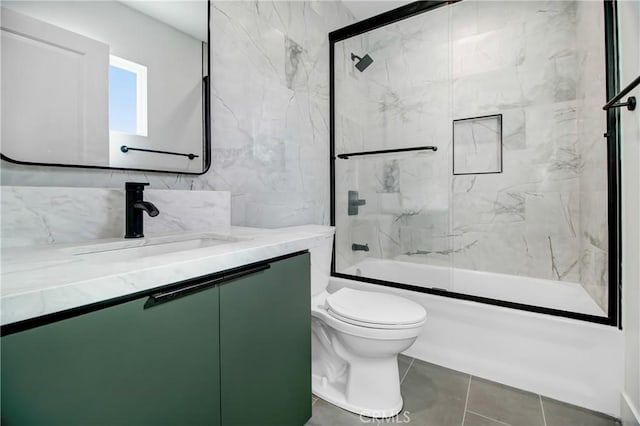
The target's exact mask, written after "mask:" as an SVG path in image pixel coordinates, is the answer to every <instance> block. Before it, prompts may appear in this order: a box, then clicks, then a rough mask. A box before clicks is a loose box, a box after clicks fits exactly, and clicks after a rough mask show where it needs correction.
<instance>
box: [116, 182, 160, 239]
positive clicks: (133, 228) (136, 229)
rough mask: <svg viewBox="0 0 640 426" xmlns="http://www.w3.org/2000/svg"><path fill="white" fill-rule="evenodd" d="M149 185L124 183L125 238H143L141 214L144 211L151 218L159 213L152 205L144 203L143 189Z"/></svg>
mask: <svg viewBox="0 0 640 426" xmlns="http://www.w3.org/2000/svg"><path fill="white" fill-rule="evenodd" d="M147 185H149V184H148V183H146V182H144V183H143V182H126V183H125V184H124V189H125V190H126V197H125V220H126V229H125V234H124V237H125V238H142V237H144V232H143V231H144V229H143V221H142V212H143V211H145V212H147V214H148V215H149V216H151V217H156V216H158V214H159V213H160V211H158V209H157V208H156V206H154V205H153V203H150V202H148V201H144V199H143V194H144V187H145V186H147Z"/></svg>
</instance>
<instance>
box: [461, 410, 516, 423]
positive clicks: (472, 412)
mask: <svg viewBox="0 0 640 426" xmlns="http://www.w3.org/2000/svg"><path fill="white" fill-rule="evenodd" d="M465 411H466V412H467V413H471V414H473V415H476V416H480V417H482V418H484V419H487V420H491V421H492V422H496V423H500V424H501V425H505V426H511V425H510V424H509V423H505V422H501V421H500V420H498V419H494V418H493V417H489V416H485V415H484V414H480V413H476V412H475V411H472V410H465ZM465 414H466V413H465Z"/></svg>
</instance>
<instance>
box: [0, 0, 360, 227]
mask: <svg viewBox="0 0 640 426" xmlns="http://www.w3.org/2000/svg"><path fill="white" fill-rule="evenodd" d="M211 14H212V18H211V21H212V22H211V28H212V46H211V52H212V56H211V70H212V93H211V102H212V126H213V127H212V145H213V146H212V157H213V162H212V166H211V169H210V170H209V171H208V172H207V173H206V174H205V175H202V176H190V175H183V174H159V173H140V172H129V171H118V170H106V171H100V170H88V169H72V168H55V167H34V166H22V165H16V164H11V163H8V162H5V161H2V164H1V167H0V172H1V178H2V185H9V186H58V187H60V186H64V187H94V188H123V187H124V182H126V181H136V180H141V181H148V182H150V183H151V188H155V189H181V190H201V191H230V192H231V194H232V222H233V224H234V225H246V226H261V227H279V226H286V225H299V224H328V223H329V185H328V182H329V45H328V38H327V33H328V32H329V31H332V30H334V29H337V28H340V27H342V26H345V25H348V24H349V23H352V22H354V21H355V18H354V17H353V15H352V14H351V13H350V12H349V11H348V9H347V8H345V7H344V5H343V4H342V3H341V2H338V1H336V2H325V1H317V0H313V1H304V2H300V1H262V0H260V1H213V2H212V9H211Z"/></svg>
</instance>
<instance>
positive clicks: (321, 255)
mask: <svg viewBox="0 0 640 426" xmlns="http://www.w3.org/2000/svg"><path fill="white" fill-rule="evenodd" d="M333 234H334V231H333V229H331V232H330V233H327V235H326V236H325V237H324V238H323V239H322V241H321V242H320V243H319V244H318V245H316V246H315V247H311V248H310V249H309V252H310V253H311V296H312V297H313V296H315V295H317V294H320V293H322V292H323V291H325V290H326V288H327V286H328V285H329V275H331V254H332V252H333Z"/></svg>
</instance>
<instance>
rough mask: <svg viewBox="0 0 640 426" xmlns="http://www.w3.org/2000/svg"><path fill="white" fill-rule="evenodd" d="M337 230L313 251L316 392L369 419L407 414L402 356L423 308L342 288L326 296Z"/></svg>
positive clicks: (313, 382) (419, 325)
mask: <svg viewBox="0 0 640 426" xmlns="http://www.w3.org/2000/svg"><path fill="white" fill-rule="evenodd" d="M332 251H333V229H331V231H330V232H328V233H327V234H326V237H325V239H324V240H323V243H321V244H319V245H317V246H316V247H313V248H311V332H312V337H311V339H312V340H311V353H312V366H311V370H312V378H311V386H312V391H313V393H314V394H315V395H316V396H318V397H319V398H322V399H324V400H325V401H327V402H330V403H332V404H334V405H337V406H338V407H341V408H344V409H345V410H349V411H351V412H354V413H356V414H360V415H364V416H367V417H374V418H384V417H393V416H395V415H396V414H398V413H399V412H400V411H401V410H402V396H401V395H400V377H399V374H398V354H399V353H400V352H402V351H404V350H406V349H408V348H409V347H410V346H411V345H412V344H413V342H415V340H416V338H417V337H418V335H419V334H420V332H421V330H422V327H423V326H424V323H425V321H426V316H427V314H426V312H425V310H424V308H423V307H422V306H421V305H419V304H417V303H415V302H412V301H410V300H407V299H404V298H402V297H399V296H395V295H391V294H385V293H378V292H371V291H361V290H354V289H350V288H341V289H339V290H337V291H335V292H333V293H329V292H328V291H327V287H328V285H329V276H330V268H331V255H332Z"/></svg>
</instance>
